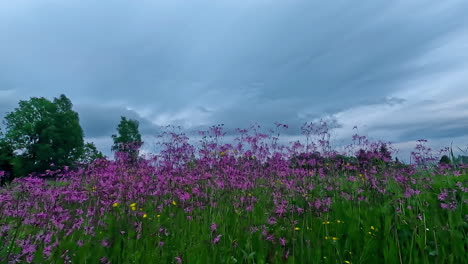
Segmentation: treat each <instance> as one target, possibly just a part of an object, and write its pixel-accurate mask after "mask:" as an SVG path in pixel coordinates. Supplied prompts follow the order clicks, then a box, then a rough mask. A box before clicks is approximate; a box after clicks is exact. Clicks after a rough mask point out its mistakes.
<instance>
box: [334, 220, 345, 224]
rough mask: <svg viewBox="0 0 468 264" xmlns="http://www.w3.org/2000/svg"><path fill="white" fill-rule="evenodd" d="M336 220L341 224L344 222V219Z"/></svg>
mask: <svg viewBox="0 0 468 264" xmlns="http://www.w3.org/2000/svg"><path fill="white" fill-rule="evenodd" d="M336 222H337V223H338V224H343V223H344V221H341V220H336Z"/></svg>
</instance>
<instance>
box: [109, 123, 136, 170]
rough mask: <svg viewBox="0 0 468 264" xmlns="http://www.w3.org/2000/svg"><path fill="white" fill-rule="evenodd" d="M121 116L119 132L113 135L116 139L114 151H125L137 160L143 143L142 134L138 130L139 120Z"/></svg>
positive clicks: (113, 146)
mask: <svg viewBox="0 0 468 264" xmlns="http://www.w3.org/2000/svg"><path fill="white" fill-rule="evenodd" d="M120 118H121V119H120V123H119V125H118V126H117V133H118V134H117V135H115V134H114V135H112V139H113V141H114V145H112V151H117V152H125V153H127V154H128V155H129V158H130V160H132V161H136V159H137V158H138V154H139V150H140V148H141V146H142V145H143V141H141V134H140V132H139V131H138V126H139V123H138V121H137V120H133V119H127V118H126V117H124V116H121V117H120Z"/></svg>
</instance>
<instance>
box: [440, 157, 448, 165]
mask: <svg viewBox="0 0 468 264" xmlns="http://www.w3.org/2000/svg"><path fill="white" fill-rule="evenodd" d="M439 163H440V164H450V158H449V157H448V156H447V155H443V156H442V158H440V161H439Z"/></svg>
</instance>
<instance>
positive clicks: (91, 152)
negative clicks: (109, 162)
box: [79, 142, 105, 164]
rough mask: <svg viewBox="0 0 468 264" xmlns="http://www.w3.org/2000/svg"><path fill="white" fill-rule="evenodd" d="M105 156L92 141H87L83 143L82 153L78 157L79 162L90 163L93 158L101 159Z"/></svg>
mask: <svg viewBox="0 0 468 264" xmlns="http://www.w3.org/2000/svg"><path fill="white" fill-rule="evenodd" d="M104 157H105V156H104V155H103V154H102V152H100V151H99V150H98V149H97V148H96V146H95V145H94V143H92V142H91V143H89V142H87V143H86V144H85V145H84V148H83V155H82V157H81V158H80V159H79V162H80V163H83V164H90V163H92V162H93V161H94V160H96V159H102V158H104Z"/></svg>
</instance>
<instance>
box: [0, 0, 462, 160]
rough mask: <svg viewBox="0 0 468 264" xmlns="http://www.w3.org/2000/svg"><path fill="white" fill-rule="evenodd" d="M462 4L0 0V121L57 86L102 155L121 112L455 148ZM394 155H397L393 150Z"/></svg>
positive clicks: (149, 122) (408, 0)
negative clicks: (326, 127) (323, 126)
mask: <svg viewBox="0 0 468 264" xmlns="http://www.w3.org/2000/svg"><path fill="white" fill-rule="evenodd" d="M467 10H468V1H466V0H444V1H438V0H399V1H397V0H395V1H389V0H361V1H350V0H335V1H314V0H190V1H182V0H165V1H163V0H139V1H134V0H126V1H124V0H112V1H110V0H109V1H95V0H67V1H59V0H15V1H0V117H3V116H4V114H5V113H6V112H9V111H12V110H13V109H14V107H16V106H17V103H18V101H19V100H26V99H29V98H30V97H32V96H44V97H47V98H49V99H52V98H53V97H56V96H59V95H60V94H62V93H64V94H65V95H67V96H68V97H69V98H70V99H71V100H72V102H73V104H74V107H75V109H76V110H77V111H78V113H79V115H80V121H81V124H82V127H83V129H84V131H85V135H86V139H87V140H90V141H94V142H95V143H96V145H97V146H98V148H99V149H101V150H102V151H103V152H105V153H106V154H109V153H110V146H111V141H112V140H111V138H110V135H111V134H112V133H114V132H115V128H116V126H117V124H118V122H119V119H120V116H121V115H125V116H127V117H129V118H134V119H137V120H139V121H140V124H141V131H142V133H143V134H144V135H145V139H146V140H147V141H148V142H149V141H150V140H151V136H152V135H155V134H157V133H158V131H159V129H158V127H159V126H164V125H169V124H173V125H182V126H184V128H187V129H192V130H194V129H198V128H202V127H203V126H209V125H215V124H219V123H224V124H225V127H227V128H237V127H241V128H245V127H247V126H249V124H251V123H253V122H258V123H259V124H261V125H264V126H265V127H272V126H273V122H275V121H278V122H281V123H286V124H289V125H290V129H289V131H288V132H287V135H285V137H284V139H285V140H286V139H293V138H295V137H296V136H297V135H298V134H299V133H300V131H299V127H300V125H301V124H302V123H304V122H306V121H314V120H315V121H316V120H318V119H320V118H324V119H327V120H330V121H333V122H335V124H336V128H335V129H334V130H333V135H334V138H335V140H336V141H337V142H344V141H346V142H348V141H350V139H351V135H352V134H353V133H355V132H356V131H355V130H353V127H354V126H357V127H358V128H359V132H360V134H363V135H367V136H369V137H371V138H374V139H376V140H377V139H383V140H386V141H392V142H394V143H395V146H397V147H399V148H401V149H402V150H403V151H405V150H406V151H407V150H408V149H412V148H413V147H414V142H415V140H418V139H428V140H429V145H432V146H434V147H435V148H437V147H442V146H449V145H450V143H451V142H452V141H453V142H454V145H456V146H460V147H462V148H464V147H466V146H467V145H468V87H467V85H468V82H467V81H468V16H467V15H466V12H467ZM403 158H404V157H403Z"/></svg>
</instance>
